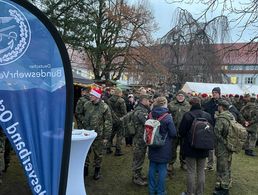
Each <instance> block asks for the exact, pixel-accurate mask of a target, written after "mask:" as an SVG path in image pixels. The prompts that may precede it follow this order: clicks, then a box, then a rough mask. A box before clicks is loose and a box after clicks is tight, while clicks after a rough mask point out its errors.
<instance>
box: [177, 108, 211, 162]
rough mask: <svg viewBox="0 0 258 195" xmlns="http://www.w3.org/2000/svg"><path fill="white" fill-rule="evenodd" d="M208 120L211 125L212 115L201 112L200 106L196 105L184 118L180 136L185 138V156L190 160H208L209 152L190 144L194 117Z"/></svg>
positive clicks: (180, 127)
mask: <svg viewBox="0 0 258 195" xmlns="http://www.w3.org/2000/svg"><path fill="white" fill-rule="evenodd" d="M190 113H191V114H192V115H193V116H194V117H202V118H206V119H207V120H208V121H209V123H210V124H212V118H211V115H210V114H209V113H207V112H204V111H202V110H201V107H200V105H194V106H192V107H191V110H190V111H189V112H186V113H185V114H184V116H183V119H182V121H181V124H180V126H179V135H180V136H181V137H182V138H183V154H184V155H185V156H186V157H190V158H206V157H208V153H209V150H200V149H195V148H193V147H191V143H190V140H191V139H190V138H189V136H190V129H191V125H192V123H193V120H194V117H193V116H191V114H190Z"/></svg>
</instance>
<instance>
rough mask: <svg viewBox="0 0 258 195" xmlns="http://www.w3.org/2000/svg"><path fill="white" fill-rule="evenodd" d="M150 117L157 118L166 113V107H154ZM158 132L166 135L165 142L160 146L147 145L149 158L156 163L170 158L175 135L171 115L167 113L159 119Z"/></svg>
mask: <svg viewBox="0 0 258 195" xmlns="http://www.w3.org/2000/svg"><path fill="white" fill-rule="evenodd" d="M151 113H152V118H154V119H157V118H159V117H160V116H162V115H163V114H165V113H168V109H167V108H163V107H154V108H153V109H152V111H151ZM160 123H161V125H160V133H161V135H162V136H166V134H167V138H166V142H165V145H164V146H161V147H156V148H154V147H149V155H148V156H149V159H150V161H153V162H156V163H168V162H169V161H170V160H171V159H172V150H171V148H172V138H174V137H176V128H175V125H174V122H173V119H172V116H171V115H167V116H166V117H165V118H164V119H163V120H161V121H160Z"/></svg>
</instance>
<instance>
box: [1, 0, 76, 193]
mask: <svg viewBox="0 0 258 195" xmlns="http://www.w3.org/2000/svg"><path fill="white" fill-rule="evenodd" d="M72 95H73V84H72V72H71V66H70V63H69V58H68V55H67V51H66V49H65V46H64V44H63V42H62V40H61V38H60V37H59V35H58V33H57V31H56V29H55V28H54V27H53V25H52V24H51V23H50V22H49V21H48V20H47V18H46V17H45V16H44V15H43V14H42V13H41V12H40V11H39V10H38V9H36V8H35V7H34V6H32V5H31V4H30V3H28V2H27V1H24V0H20V1H19V0H12V1H10V0H0V125H1V126H2V128H3V129H4V132H5V134H6V136H7V137H8V139H9V140H10V142H11V144H12V147H13V149H14V150H15V152H16V154H17V156H18V158H19V160H20V163H21V165H22V166H23V169H24V172H25V174H26V176H27V179H28V183H29V185H30V188H31V191H32V193H33V194H39V195H43V194H47V195H57V194H65V189H66V182H67V172H68V163H69V152H70V140H71V128H72V98H73V97H72Z"/></svg>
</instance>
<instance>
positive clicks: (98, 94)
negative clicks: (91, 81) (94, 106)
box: [90, 88, 102, 98]
mask: <svg viewBox="0 0 258 195" xmlns="http://www.w3.org/2000/svg"><path fill="white" fill-rule="evenodd" d="M90 94H91V95H94V96H95V97H97V98H101V94H102V90H101V89H99V88H92V89H91V91H90Z"/></svg>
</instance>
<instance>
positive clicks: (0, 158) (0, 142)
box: [0, 137, 5, 172]
mask: <svg viewBox="0 0 258 195" xmlns="http://www.w3.org/2000/svg"><path fill="white" fill-rule="evenodd" d="M4 153H5V138H4V137H0V172H2V171H3V170H4V169H5V160H4Z"/></svg>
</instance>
